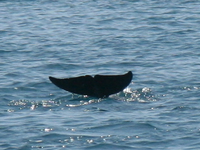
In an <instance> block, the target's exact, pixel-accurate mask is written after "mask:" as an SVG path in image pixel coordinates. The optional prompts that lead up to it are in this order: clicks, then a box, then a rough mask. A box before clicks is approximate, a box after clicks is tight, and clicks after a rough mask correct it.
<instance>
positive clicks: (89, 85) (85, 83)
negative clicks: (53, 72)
mask: <svg viewBox="0 0 200 150" xmlns="http://www.w3.org/2000/svg"><path fill="white" fill-rule="evenodd" d="M132 76H133V74H132V72H131V71H129V72H128V73H126V74H123V75H95V76H94V77H92V76H89V75H86V76H80V77H74V78H65V79H57V78H54V77H49V79H50V80H51V82H52V83H53V84H55V85H56V86H58V87H59V88H61V89H64V90H66V91H69V92H72V93H75V94H81V95H88V96H92V97H97V98H105V97H108V96H109V95H111V94H115V93H118V92H120V91H122V90H123V89H124V88H126V87H127V86H128V85H129V84H130V82H131V80H132Z"/></svg>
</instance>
